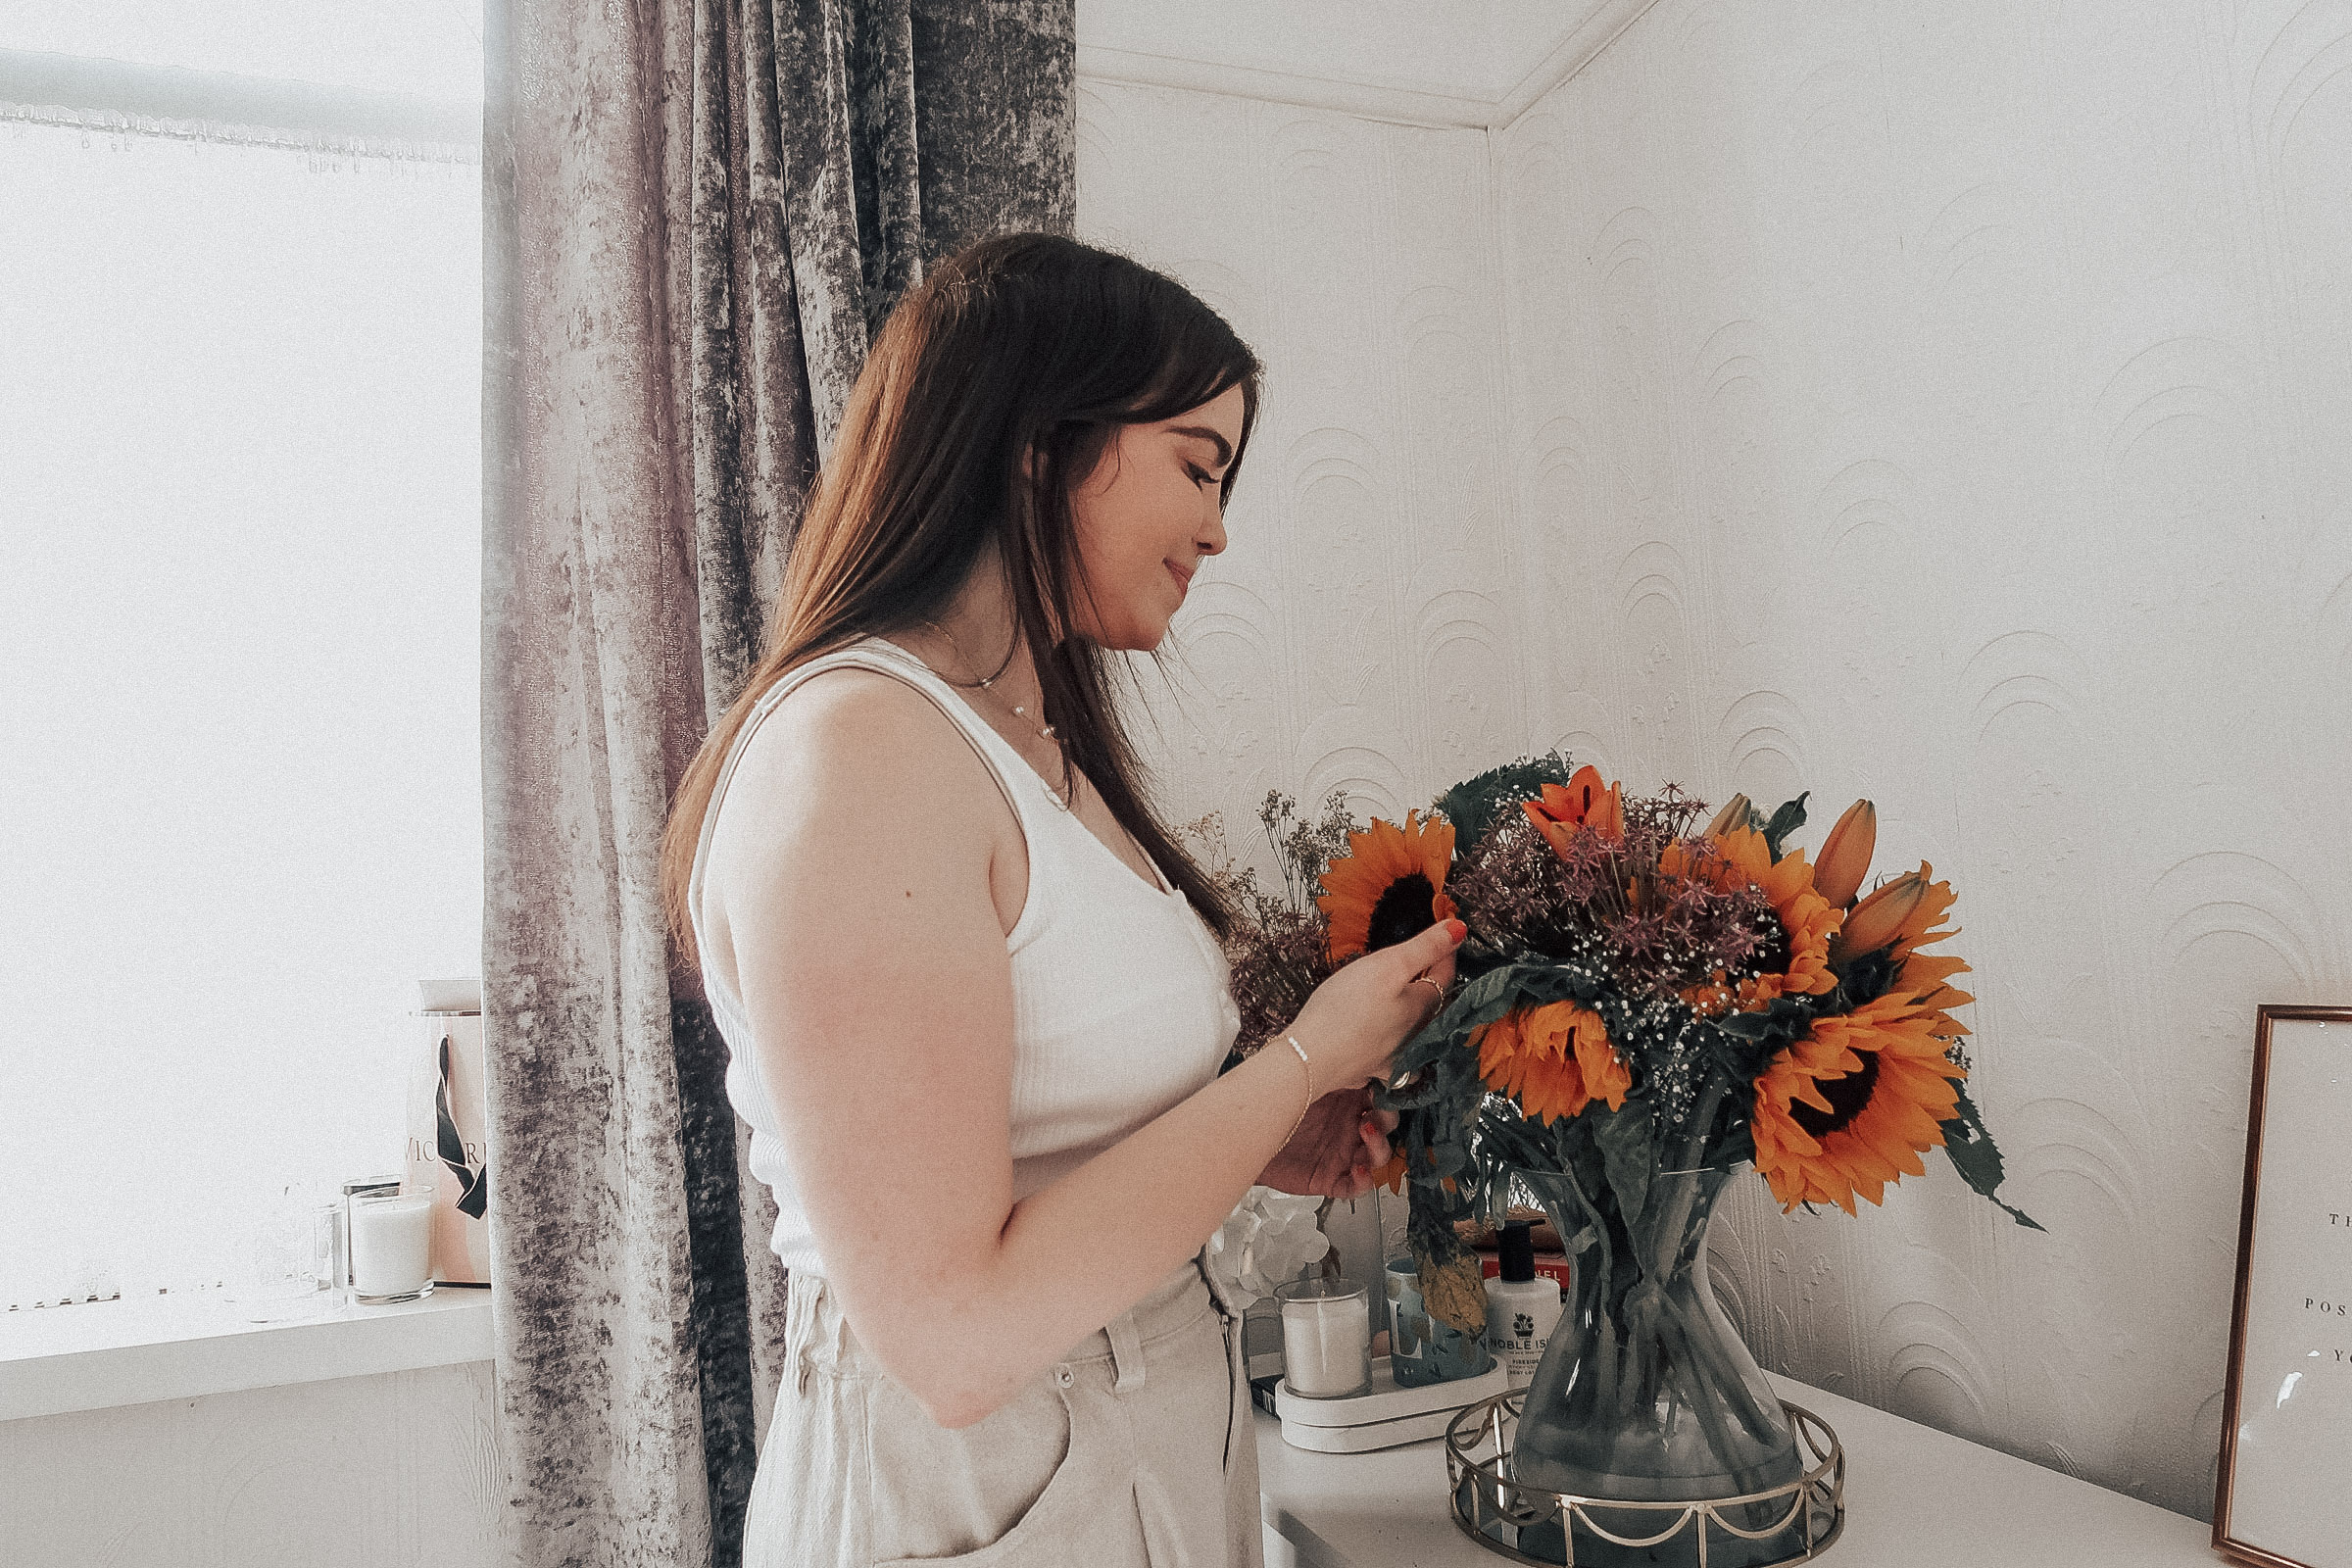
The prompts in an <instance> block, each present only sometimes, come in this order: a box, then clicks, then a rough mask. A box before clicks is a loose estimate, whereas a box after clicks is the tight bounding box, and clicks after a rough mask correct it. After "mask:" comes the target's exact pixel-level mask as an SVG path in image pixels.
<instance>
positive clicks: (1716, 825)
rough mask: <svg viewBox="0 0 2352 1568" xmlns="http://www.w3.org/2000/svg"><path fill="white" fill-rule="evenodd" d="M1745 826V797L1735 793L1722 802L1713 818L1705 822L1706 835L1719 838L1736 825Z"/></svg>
mask: <svg viewBox="0 0 2352 1568" xmlns="http://www.w3.org/2000/svg"><path fill="white" fill-rule="evenodd" d="M1745 826H1747V797H1746V796H1744V795H1735V796H1733V797H1732V798H1731V799H1730V800H1728V801H1726V802H1724V803H1723V809H1722V810H1720V811H1717V812H1716V813H1715V820H1714V821H1712V822H1709V823H1708V824H1707V831H1706V837H1708V838H1711V839H1716V838H1721V837H1723V835H1724V834H1726V833H1729V832H1730V831H1731V830H1732V829H1734V828H1736V827H1745Z"/></svg>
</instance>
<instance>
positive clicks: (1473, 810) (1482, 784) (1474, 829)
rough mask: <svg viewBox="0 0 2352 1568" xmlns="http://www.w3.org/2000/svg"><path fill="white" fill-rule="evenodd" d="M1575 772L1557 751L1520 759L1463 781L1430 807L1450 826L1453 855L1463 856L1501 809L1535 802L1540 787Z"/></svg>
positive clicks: (1540, 789)
mask: <svg viewBox="0 0 2352 1568" xmlns="http://www.w3.org/2000/svg"><path fill="white" fill-rule="evenodd" d="M1575 772H1576V766H1575V764H1574V763H1572V762H1570V761H1569V760H1568V759H1567V758H1566V757H1565V756H1563V755H1562V754H1561V753H1559V752H1557V751H1554V752H1551V753H1549V754H1548V755H1546V756H1544V757H1523V758H1521V759H1519V760H1517V761H1515V762H1505V763H1503V764H1502V765H1501V766H1500V767H1491V768H1489V769H1487V771H1485V772H1484V773H1481V774H1479V775H1478V776H1477V777H1476V778H1471V779H1465V780H1463V781H1462V782H1461V783H1459V784H1456V785H1455V786H1454V787H1453V788H1451V789H1449V790H1447V791H1446V793H1445V794H1443V795H1441V796H1439V797H1438V798H1437V800H1436V801H1435V802H1434V803H1432V807H1431V809H1433V810H1435V811H1437V812H1438V813H1439V814H1440V815H1441V816H1443V817H1445V818H1446V821H1448V822H1451V823H1452V824H1453V853H1454V854H1455V855H1456V856H1460V855H1465V854H1467V853H1469V850H1470V847H1471V846H1472V845H1474V844H1476V843H1477V842H1478V841H1479V840H1480V839H1483V838H1485V837H1486V836H1487V830H1488V829H1489V828H1491V827H1493V826H1494V825H1495V816H1496V815H1497V814H1498V813H1499V812H1500V811H1501V810H1502V809H1504V808H1505V807H1511V806H1516V805H1518V804H1519V803H1520V802H1521V801H1532V800H1536V799H1538V798H1540V797H1541V796H1542V795H1543V793H1544V785H1546V784H1563V785H1564V784H1566V783H1567V782H1568V780H1569V779H1570V778H1571V777H1572V776H1574V774H1575Z"/></svg>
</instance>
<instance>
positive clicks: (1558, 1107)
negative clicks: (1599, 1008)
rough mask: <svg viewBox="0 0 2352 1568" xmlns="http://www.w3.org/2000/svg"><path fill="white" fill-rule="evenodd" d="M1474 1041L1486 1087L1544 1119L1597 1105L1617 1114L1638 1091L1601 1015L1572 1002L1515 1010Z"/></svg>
mask: <svg viewBox="0 0 2352 1568" xmlns="http://www.w3.org/2000/svg"><path fill="white" fill-rule="evenodd" d="M1469 1043H1470V1044H1471V1045H1472V1046H1473V1047H1475V1048H1476V1049H1477V1051H1478V1075H1479V1077H1480V1078H1482V1079H1484V1080H1485V1081H1486V1084H1487V1087H1488V1088H1490V1089H1493V1090H1495V1092H1497V1093H1499V1094H1505V1095H1508V1096H1510V1097H1511V1098H1512V1099H1513V1100H1515V1101H1517V1102H1518V1103H1519V1109H1520V1111H1521V1112H1522V1113H1523V1114H1525V1115H1529V1116H1534V1117H1537V1118H1540V1119H1541V1120H1544V1121H1546V1122H1549V1121H1553V1120H1558V1119H1565V1118H1567V1117H1570V1116H1574V1115H1576V1114H1577V1113H1578V1112H1579V1111H1581V1110H1583V1109H1584V1108H1585V1106H1587V1105H1588V1104H1590V1103H1593V1101H1595V1100H1599V1101H1603V1102H1606V1103H1607V1104H1608V1107H1609V1108H1610V1109H1611V1110H1616V1109H1618V1108H1619V1107H1620V1106H1622V1105H1623V1104H1624V1103H1625V1096H1626V1091H1628V1090H1630V1089H1631V1088H1633V1086H1634V1076H1633V1072H1632V1071H1631V1069H1629V1068H1628V1067H1627V1066H1626V1064H1625V1062H1624V1061H1623V1060H1621V1059H1620V1058H1619V1057H1618V1054H1617V1050H1616V1048H1615V1047H1614V1046H1612V1045H1611V1044H1610V1043H1609V1031H1608V1029H1607V1027H1606V1026H1605V1025H1603V1024H1602V1023H1601V1021H1600V1014H1599V1013H1597V1012H1594V1011H1593V1009H1592V1008H1590V1007H1583V1006H1579V1005H1577V1004H1575V1003H1573V1002H1552V1003H1546V1004H1544V1005H1542V1006H1537V1007H1514V1008H1512V1009H1511V1010H1510V1011H1509V1012H1506V1013H1504V1014H1503V1015H1502V1016H1501V1017H1499V1018H1497V1019H1495V1021H1494V1022H1492V1023H1486V1024H1481V1025H1480V1026H1479V1027H1478V1028H1476V1029H1473V1030H1472V1031H1471V1032H1470V1042H1469Z"/></svg>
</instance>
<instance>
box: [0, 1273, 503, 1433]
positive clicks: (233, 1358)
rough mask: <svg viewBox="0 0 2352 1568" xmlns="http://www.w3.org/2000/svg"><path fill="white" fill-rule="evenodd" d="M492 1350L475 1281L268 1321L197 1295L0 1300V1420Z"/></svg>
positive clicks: (487, 1354) (467, 1357)
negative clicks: (394, 1300)
mask: <svg viewBox="0 0 2352 1568" xmlns="http://www.w3.org/2000/svg"><path fill="white" fill-rule="evenodd" d="M490 1358H491V1335H490V1293H489V1292H488V1291H483V1290H462V1289H451V1288H446V1287H445V1288H443V1289H441V1290H438V1291H435V1292H434V1293H433V1294H432V1295H431V1296H429V1297H426V1298H425V1299H423V1300H421V1301H408V1302H404V1303H402V1304H400V1305H397V1306H344V1307H338V1308H335V1309H333V1310H330V1311H327V1312H323V1313H320V1314H319V1315H318V1316H316V1317H309V1318H301V1319H296V1320H293V1321H280V1322H270V1323H254V1322H249V1321H247V1320H246V1318H245V1316H244V1314H243V1313H242V1312H241V1311H240V1310H239V1309H238V1308H236V1307H234V1306H231V1305H229V1304H228V1303H226V1302H223V1301H221V1299H219V1298H218V1297H217V1296H206V1295H196V1296H158V1297H149V1298H146V1299H138V1300H123V1301H93V1302H89V1303H86V1304H83V1305H78V1306H51V1307H42V1308H39V1309H38V1310H22V1311H16V1312H0V1421H20V1420H24V1419H25V1418H26V1417H29V1416H43V1415H60V1414H63V1413H65V1412H68V1411H73V1410H104V1409H108V1408H110V1407H112V1406H115V1405H123V1404H148V1403H151V1402H153V1401H155V1400H158V1399H188V1398H195V1397H199V1396H202V1395H207V1394H229V1393H234V1392H236V1391H238V1390H241V1389H268V1388H276V1387H279V1386H281V1385H284V1384H288V1383H319V1382H324V1381H325V1380H327V1379H329V1378H351V1377H366V1376H369V1375H372V1374H376V1373H383V1372H409V1371H415V1370H417V1369H419V1368H423V1367H435V1366H453V1365H458V1364H462V1363H464V1362H468V1361H487V1360H489V1359H490Z"/></svg>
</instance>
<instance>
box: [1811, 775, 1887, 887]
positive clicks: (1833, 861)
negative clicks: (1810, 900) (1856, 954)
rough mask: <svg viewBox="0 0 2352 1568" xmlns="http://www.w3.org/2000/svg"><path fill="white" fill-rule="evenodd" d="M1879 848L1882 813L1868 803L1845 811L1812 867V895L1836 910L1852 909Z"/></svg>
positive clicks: (1862, 803) (1824, 842) (1863, 802)
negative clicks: (1826, 901)
mask: <svg viewBox="0 0 2352 1568" xmlns="http://www.w3.org/2000/svg"><path fill="white" fill-rule="evenodd" d="M1878 847H1879V809H1878V808H1877V807H1875V806H1873V805H1871V804H1870V803H1869V802H1868V801H1856V802H1855V803H1854V804H1853V805H1851V806H1849V807H1847V808H1846V809H1845V814H1844V815H1843V816H1841V817H1839V818H1838V825H1837V826H1836V827H1834V828H1832V829H1830V836H1829V838H1828V839H1826V840H1824V841H1823V843H1822V846H1821V859H1820V861H1819V863H1817V864H1816V865H1815V866H1814V867H1813V891H1814V892H1816V893H1818V894H1820V895H1821V896H1822V897H1823V898H1825V899H1827V900H1829V901H1830V907H1831V908H1833V909H1850V908H1852V907H1853V904H1854V894H1855V893H1856V892H1857V891H1859V890H1860V888H1861V886H1862V878H1863V876H1864V875H1865V874H1866V873H1867V872H1868V871H1869V870H1870V857H1871V852H1872V851H1874V850H1876V849H1877V848H1878Z"/></svg>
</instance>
